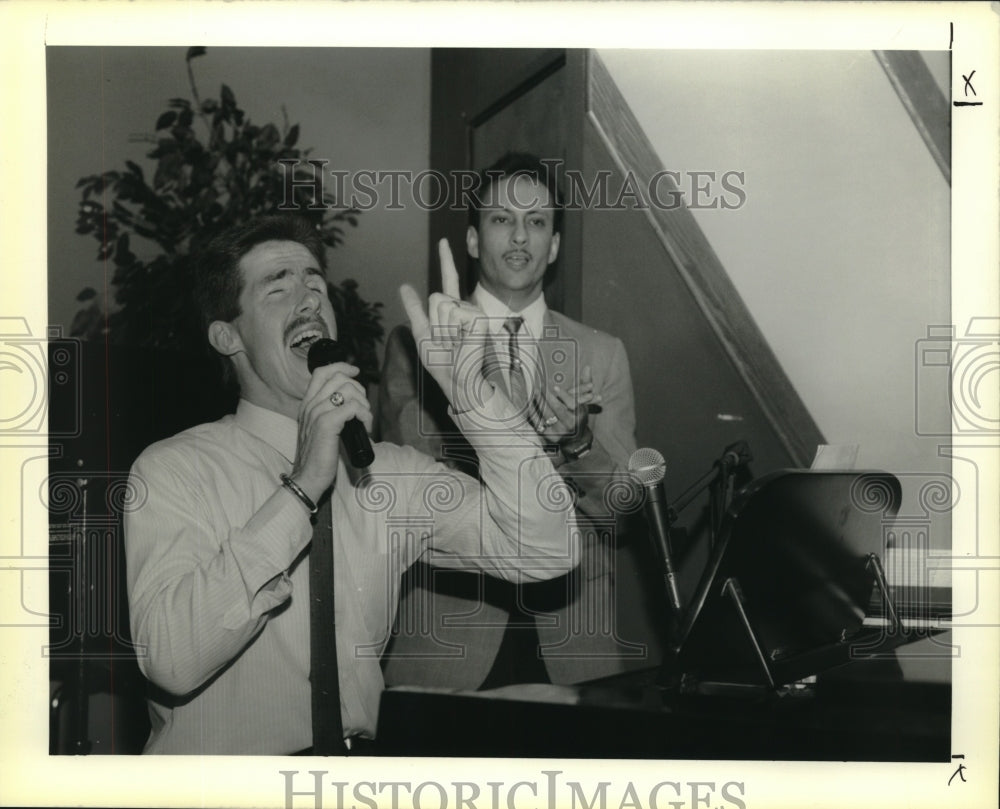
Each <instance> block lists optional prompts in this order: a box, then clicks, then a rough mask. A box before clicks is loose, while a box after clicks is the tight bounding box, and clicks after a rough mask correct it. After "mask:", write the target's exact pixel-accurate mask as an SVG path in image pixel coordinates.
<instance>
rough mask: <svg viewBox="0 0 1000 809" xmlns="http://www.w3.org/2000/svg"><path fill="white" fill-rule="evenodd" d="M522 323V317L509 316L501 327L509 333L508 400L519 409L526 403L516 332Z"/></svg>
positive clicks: (526, 393) (526, 396)
mask: <svg viewBox="0 0 1000 809" xmlns="http://www.w3.org/2000/svg"><path fill="white" fill-rule="evenodd" d="M522 325H524V318H523V317H509V318H507V319H506V320H505V321H504V324H503V327H504V328H505V329H506V330H507V332H508V333H509V334H510V339H509V340H508V349H509V353H510V400H511V402H512V403H513V405H514V406H515V407H516V408H518V409H519V410H520V409H522V408H524V406H525V405H527V404H528V382H527V380H526V379H525V377H524V362H523V361H522V356H521V349H520V346H519V345H518V340H517V333H518V332H519V331H520V330H521V326H522Z"/></svg>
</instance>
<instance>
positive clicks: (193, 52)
mask: <svg viewBox="0 0 1000 809" xmlns="http://www.w3.org/2000/svg"><path fill="white" fill-rule="evenodd" d="M204 55H205V47H204V46H202V45H195V46H193V47H190V48H188V52H187V56H185V57H184V59H185V61H188V62H190V61H191V60H192V59H196V58H197V57H199V56H204Z"/></svg>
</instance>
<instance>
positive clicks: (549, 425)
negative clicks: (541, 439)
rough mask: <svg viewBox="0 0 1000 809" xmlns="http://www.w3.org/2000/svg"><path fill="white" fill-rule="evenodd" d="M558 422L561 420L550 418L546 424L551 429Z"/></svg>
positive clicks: (554, 417)
mask: <svg viewBox="0 0 1000 809" xmlns="http://www.w3.org/2000/svg"><path fill="white" fill-rule="evenodd" d="M557 421H559V419H558V418H557V417H556V416H549V417H548V418H547V419H545V422H544V424H545V426H546V427H551V426H552V425H553V424H555V423H556V422H557Z"/></svg>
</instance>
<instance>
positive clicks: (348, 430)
mask: <svg viewBox="0 0 1000 809" xmlns="http://www.w3.org/2000/svg"><path fill="white" fill-rule="evenodd" d="M335 362H347V354H346V353H345V352H344V349H342V348H341V347H340V345H338V343H337V341H336V340H331V339H330V338H329V337H322V338H320V339H319V340H317V341H316V342H315V343H313V344H312V345H311V346H309V355H308V356H307V358H306V363H307V364H308V366H309V373H312V372H313V371H315V370H316V369H317V368H319V367H320V366H321V365H331V364H332V363H335ZM340 440H341V441H343V442H344V449H346V450H347V457H348V459H349V460H350V462H351V466H353V467H355V468H356V469H364V468H365V467H366V466H371V464H372V461H374V460H375V450H373V449H372V442H371V439H370V438H369V437H368V433H367V432H366V431H365V425H364V424H362V423H361V422H360V421H359V420H358V419H357V418H353V419H350V420H349V421H348V422H347V423H346V424H344V428H343V429H342V430H341V431H340Z"/></svg>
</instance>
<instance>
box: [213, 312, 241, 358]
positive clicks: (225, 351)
mask: <svg viewBox="0 0 1000 809" xmlns="http://www.w3.org/2000/svg"><path fill="white" fill-rule="evenodd" d="M208 342H209V343H210V344H211V346H212V348H214V349H215V350H216V351H218V352H219V353H220V354H222V356H224V357H231V356H233V354H239V353H240V352H241V351H243V340H242V338H241V337H240V333H239V331H238V330H237V329H236V327H235V326H234V325H233V324H232V323H227V322H226V321H224V320H213V321H212V323H211V324H210V325H209V327H208Z"/></svg>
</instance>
